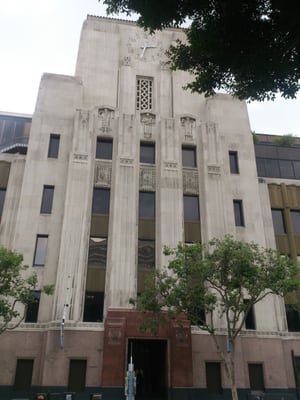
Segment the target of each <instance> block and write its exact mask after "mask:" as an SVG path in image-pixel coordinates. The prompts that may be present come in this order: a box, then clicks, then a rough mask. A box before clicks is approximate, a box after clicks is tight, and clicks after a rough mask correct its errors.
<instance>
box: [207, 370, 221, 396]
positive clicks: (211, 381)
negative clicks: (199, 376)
mask: <svg viewBox="0 0 300 400" xmlns="http://www.w3.org/2000/svg"><path fill="white" fill-rule="evenodd" d="M205 372H206V387H207V390H208V392H209V393H214V394H221V393H222V376H221V363H219V362H206V363H205Z"/></svg>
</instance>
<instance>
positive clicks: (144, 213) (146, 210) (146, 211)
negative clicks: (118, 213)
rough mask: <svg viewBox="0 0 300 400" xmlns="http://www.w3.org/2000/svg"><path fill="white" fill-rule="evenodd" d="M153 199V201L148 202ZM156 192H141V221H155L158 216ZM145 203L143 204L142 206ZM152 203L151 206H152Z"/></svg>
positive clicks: (139, 211)
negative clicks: (156, 215)
mask: <svg viewBox="0 0 300 400" xmlns="http://www.w3.org/2000/svg"><path fill="white" fill-rule="evenodd" d="M147 197H148V200H149V199H151V201H148V200H147ZM155 202H156V195H155V192H150V191H139V210H138V213H139V214H138V215H139V219H145V218H147V219H154V218H155V214H156V204H155ZM142 203H143V204H142ZM150 203H151V204H150Z"/></svg>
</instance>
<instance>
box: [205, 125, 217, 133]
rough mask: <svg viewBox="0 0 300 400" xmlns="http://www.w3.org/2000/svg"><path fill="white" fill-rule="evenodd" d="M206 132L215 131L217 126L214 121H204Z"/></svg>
mask: <svg viewBox="0 0 300 400" xmlns="http://www.w3.org/2000/svg"><path fill="white" fill-rule="evenodd" d="M206 132H207V133H208V134H216V132H217V127H216V124H215V123H214V122H207V123H206Z"/></svg>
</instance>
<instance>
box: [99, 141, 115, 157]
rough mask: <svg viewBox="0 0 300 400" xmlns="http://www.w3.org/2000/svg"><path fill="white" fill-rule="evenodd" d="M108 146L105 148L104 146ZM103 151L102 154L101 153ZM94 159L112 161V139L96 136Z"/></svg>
mask: <svg viewBox="0 0 300 400" xmlns="http://www.w3.org/2000/svg"><path fill="white" fill-rule="evenodd" d="M107 144H109V145H110V146H107V147H106V148H105V145H107ZM102 151H103V152H102ZM96 159H97V160H112V159H113V138H112V137H103V136H98V137H97V141H96Z"/></svg>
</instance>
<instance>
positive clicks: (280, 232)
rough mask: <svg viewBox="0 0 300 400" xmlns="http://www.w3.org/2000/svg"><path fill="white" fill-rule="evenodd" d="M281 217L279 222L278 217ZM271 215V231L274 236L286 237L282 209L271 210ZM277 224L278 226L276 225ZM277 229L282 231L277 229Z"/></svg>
mask: <svg viewBox="0 0 300 400" xmlns="http://www.w3.org/2000/svg"><path fill="white" fill-rule="evenodd" d="M279 214H280V215H281V218H280V221H279V219H278V215H279ZM271 215H272V223H273V230H274V234H275V235H286V233H287V230H286V223H285V218H284V209H283V208H271ZM278 222H279V224H278ZM278 227H280V228H282V229H277V228H278Z"/></svg>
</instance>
